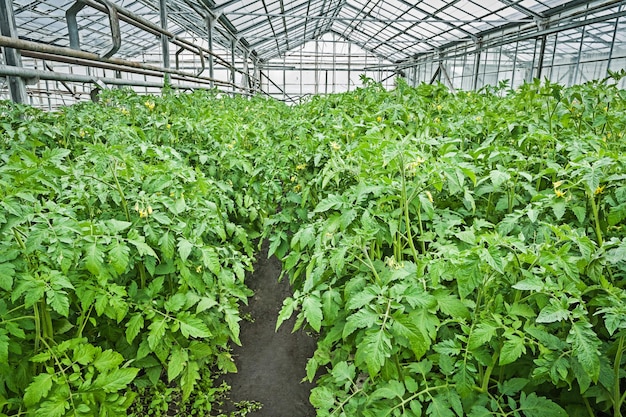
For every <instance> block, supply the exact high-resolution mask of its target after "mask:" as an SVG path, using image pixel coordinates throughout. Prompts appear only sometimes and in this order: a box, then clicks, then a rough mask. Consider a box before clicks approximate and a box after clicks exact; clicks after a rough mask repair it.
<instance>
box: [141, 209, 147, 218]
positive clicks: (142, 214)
mask: <svg viewBox="0 0 626 417" xmlns="http://www.w3.org/2000/svg"><path fill="white" fill-rule="evenodd" d="M147 216H148V214H147V213H146V212H145V211H143V210H139V217H142V218H143V217H147Z"/></svg>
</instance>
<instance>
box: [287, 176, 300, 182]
mask: <svg viewBox="0 0 626 417" xmlns="http://www.w3.org/2000/svg"><path fill="white" fill-rule="evenodd" d="M289 179H290V180H291V182H296V181H298V177H296V176H295V175H292V176H291V178H289Z"/></svg>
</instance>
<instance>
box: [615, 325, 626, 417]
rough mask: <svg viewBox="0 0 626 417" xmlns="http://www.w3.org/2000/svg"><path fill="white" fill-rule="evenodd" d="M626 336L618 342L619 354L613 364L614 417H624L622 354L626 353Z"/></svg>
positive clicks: (616, 354)
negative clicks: (625, 345) (625, 344)
mask: <svg viewBox="0 0 626 417" xmlns="http://www.w3.org/2000/svg"><path fill="white" fill-rule="evenodd" d="M625 337H626V336H620V338H619V341H618V342H617V353H615V362H614V363H613V373H614V378H615V380H614V382H613V384H614V386H613V416H614V417H622V410H621V408H622V398H623V397H622V398H620V397H621V393H622V392H621V389H620V384H619V380H620V371H621V366H620V365H621V363H622V354H623V353H624V338H625Z"/></svg>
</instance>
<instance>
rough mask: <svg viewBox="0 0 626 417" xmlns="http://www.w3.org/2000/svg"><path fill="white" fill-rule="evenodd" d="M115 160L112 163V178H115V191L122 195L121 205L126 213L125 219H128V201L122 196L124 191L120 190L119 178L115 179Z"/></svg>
mask: <svg viewBox="0 0 626 417" xmlns="http://www.w3.org/2000/svg"><path fill="white" fill-rule="evenodd" d="M116 170H117V162H116V163H115V164H114V165H113V179H114V180H115V187H116V188H117V192H118V193H120V197H122V207H124V213H125V214H126V221H130V211H129V210H128V203H127V202H126V197H125V196H124V191H123V190H122V186H121V185H120V182H119V180H118V179H117V172H116Z"/></svg>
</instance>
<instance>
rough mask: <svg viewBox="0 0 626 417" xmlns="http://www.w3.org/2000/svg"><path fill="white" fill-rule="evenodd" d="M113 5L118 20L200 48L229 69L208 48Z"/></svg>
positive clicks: (89, 0) (98, 7)
mask: <svg viewBox="0 0 626 417" xmlns="http://www.w3.org/2000/svg"><path fill="white" fill-rule="evenodd" d="M81 1H82V2H83V3H85V4H87V5H88V6H90V7H92V8H94V9H96V10H99V11H101V12H103V13H106V12H107V11H106V8H105V7H104V6H103V5H102V4H100V3H97V2H95V1H93V0H81ZM113 7H114V8H115V10H116V11H117V13H118V14H119V19H120V20H123V21H125V22H126V23H130V24H131V25H133V26H135V27H137V28H139V29H142V30H144V31H146V32H148V33H152V34H154V35H165V36H166V37H168V38H169V39H170V41H171V42H172V43H173V44H175V45H177V46H178V47H181V48H185V49H187V50H190V51H198V50H200V51H202V52H204V53H205V54H208V55H210V56H213V57H214V58H215V59H217V60H218V61H220V64H221V65H223V66H225V67H227V68H229V69H230V68H231V65H230V63H229V62H228V61H227V60H226V59H224V58H223V57H221V56H220V55H218V54H216V53H215V52H213V51H210V50H208V49H206V48H202V47H200V46H198V45H196V44H194V43H192V42H189V41H188V40H186V39H183V38H180V37H178V36H176V35H174V34H173V33H171V32H169V31H167V30H165V29H163V28H161V27H160V26H159V25H156V24H154V23H152V22H151V21H149V20H147V19H144V18H143V17H141V16H139V15H137V14H135V13H133V12H131V11H129V10H126V9H125V8H123V7H120V6H118V5H116V4H113ZM234 70H235V71H236V72H238V73H240V74H244V71H242V70H240V69H238V68H234Z"/></svg>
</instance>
